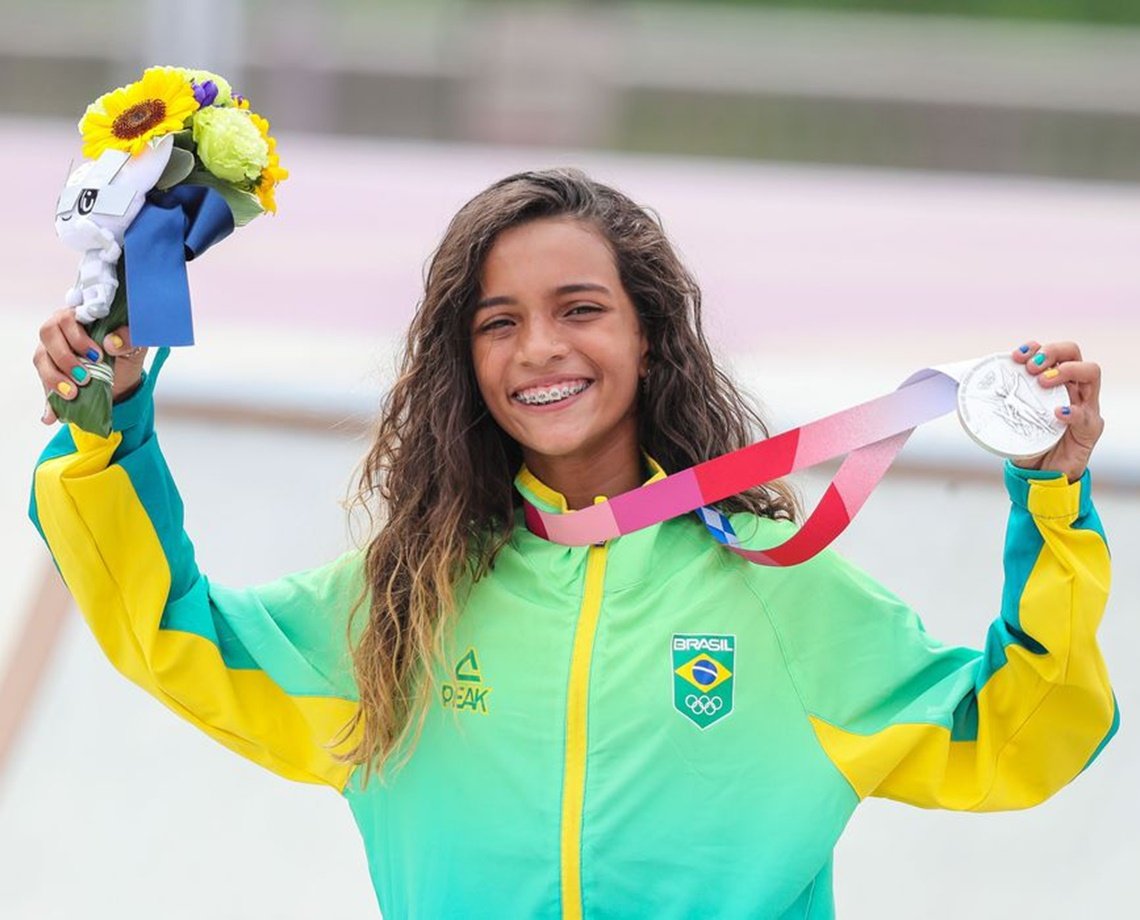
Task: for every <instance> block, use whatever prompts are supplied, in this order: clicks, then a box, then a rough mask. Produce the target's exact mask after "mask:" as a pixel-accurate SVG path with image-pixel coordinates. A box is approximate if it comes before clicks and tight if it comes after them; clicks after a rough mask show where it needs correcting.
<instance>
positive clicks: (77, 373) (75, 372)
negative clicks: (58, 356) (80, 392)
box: [71, 364, 87, 383]
mask: <svg viewBox="0 0 1140 920" xmlns="http://www.w3.org/2000/svg"><path fill="white" fill-rule="evenodd" d="M71 376H72V377H74V378H75V379H76V380H78V381H79V382H80V383H83V381H84V380H86V379H87V368H85V367H82V366H81V365H79V364H77V365H75V367H73V368H72V369H71Z"/></svg>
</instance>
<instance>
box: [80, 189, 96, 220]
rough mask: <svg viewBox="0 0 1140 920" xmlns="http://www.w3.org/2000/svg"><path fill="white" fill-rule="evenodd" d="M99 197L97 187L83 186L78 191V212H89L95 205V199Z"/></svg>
mask: <svg viewBox="0 0 1140 920" xmlns="http://www.w3.org/2000/svg"><path fill="white" fill-rule="evenodd" d="M98 197H99V189H97V188H85V189H84V190H83V191H82V192H80V193H79V206H78V211H79V213H80V214H90V213H91V209H92V208H93V207H95V201H96V199H98Z"/></svg>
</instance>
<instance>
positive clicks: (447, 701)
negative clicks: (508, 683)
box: [439, 647, 493, 716]
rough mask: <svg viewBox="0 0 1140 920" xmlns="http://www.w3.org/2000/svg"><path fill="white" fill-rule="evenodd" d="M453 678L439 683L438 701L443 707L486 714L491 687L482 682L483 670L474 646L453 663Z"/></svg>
mask: <svg viewBox="0 0 1140 920" xmlns="http://www.w3.org/2000/svg"><path fill="white" fill-rule="evenodd" d="M453 676H454V678H455V680H453V681H449V682H447V683H444V684H440V687H439V703H440V705H441V706H442V707H443V708H444V709H454V710H455V711H456V712H477V713H479V714H480V715H484V716H485V715H487V713H488V712H489V711H490V710H489V709H488V707H487V697H488V696H490V695H491V690H492V689H493V688H491V687H487V686H485V685H484V684H483V672H482V670H481V669H480V667H479V658H478V655H477V654H476V652H475V649H474V647H472V648H469V649H468V650H467V651H466V652H464V653H463V657H462V658H460V659H459V661H457V662H456V663H455V672H454V675H453Z"/></svg>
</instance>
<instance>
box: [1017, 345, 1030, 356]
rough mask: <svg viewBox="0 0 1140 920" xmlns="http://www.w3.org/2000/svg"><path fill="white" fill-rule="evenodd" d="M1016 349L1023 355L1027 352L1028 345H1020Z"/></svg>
mask: <svg viewBox="0 0 1140 920" xmlns="http://www.w3.org/2000/svg"><path fill="white" fill-rule="evenodd" d="M1017 350H1018V351H1020V352H1021V353H1022V354H1023V355H1025V354H1028V353H1029V346H1028V345H1022V346H1020V347H1019V348H1018V349H1017Z"/></svg>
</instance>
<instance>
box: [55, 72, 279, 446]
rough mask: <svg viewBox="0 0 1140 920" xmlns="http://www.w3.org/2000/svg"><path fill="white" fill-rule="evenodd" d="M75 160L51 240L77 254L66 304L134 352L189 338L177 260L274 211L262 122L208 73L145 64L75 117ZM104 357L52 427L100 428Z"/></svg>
mask: <svg viewBox="0 0 1140 920" xmlns="http://www.w3.org/2000/svg"><path fill="white" fill-rule="evenodd" d="M79 133H80V134H81V135H82V137H83V155H84V158H85V159H84V161H83V162H82V163H81V164H80V165H79V166H78V167H76V168H75V169H74V170H73V171H72V172H71V173H70V175H69V176H68V179H67V183H66V185H65V186H64V189H63V192H62V193H61V194H60V197H59V202H58V204H57V206H56V216H55V227H56V233H57V234H58V235H59V238H60V239H61V240H62V241H63V242H64V243H65V244H66V245H68V246H69V247H71V248H73V249H78V250H79V251H80V252H82V254H83V255H82V258H81V260H80V264H79V277H78V280H77V281H76V283H75V285H74V286H73V287H72V288H71V289H70V290H69V291H68V293H67V305H68V306H70V307H73V308H74V309H75V312H76V317H77V318H78V319H79V320H80V321H81V322H82V323H83V324H84V326H85V327H86V329H87V331H88V333H89V334H90V335H91V337H92V338H93V339H95V341H97V342H101V341H102V340H103V337H104V336H105V335H106V334H107V333H108V332H110V331H111V330H113V329H116V328H118V327H119V326H121V325H123V324H124V323H127V322H129V323H130V326H131V341H132V344H134V345H136V346H147V345H155V346H171V345H191V344H193V341H194V335H193V326H192V323H191V315H190V295H189V287H188V285H187V281H186V262H187V261H189V260H191V259H193V258H194V257H196V256H198V255H201V253H202V252H204V251H205V250H206V249H208V248H209V247H210V246H212V245H213V244H214V243H216V242H218V241H219V240H221V239H224V238H225V237H226V236H228V235H229V234H230V233H231V232H232V231H233V229H234V228H235V227H240V226H243V225H245V224H247V223H249V222H250V221H251V220H253V219H254V218H255V217H257V216H258V215H259V214H264V213H265V212H269V213H271V214H275V213H276V212H277V204H276V199H275V194H276V187H277V184H278V183H279V182H281V181H282V180H284V179H286V178H288V175H289V173H288V172H287V171H286V170H285V169H283V168H282V167H281V162H280V158H279V157H278V154H277V143H276V141H275V140H274V139H273V137H272V136H271V135H270V133H269V122H268V121H266V120H265V119H264V118H262V117H261V116H260V115H258V114H256V113H254V112H253V111H251V110H250V107H249V102H248V101H247V100H246V99H245V98H244V97H242V96H240V95H238V94H237V93H235V92H233V90H232V89H231V88H230V84H229V83H228V82H227V81H226V80H225V79H224V78H222V77H220V76H218V75H217V74H214V73H210V72H209V71H204V70H191V69H188V68H184V67H151V68H148V69H147V70H146V71H145V72H144V73H143V75H142V78H141V79H140V80H138V82H136V83H132V84H130V85H129V86H122V87H119V88H118V89H115V90H112V91H111V92H109V93H106V94H104V95H102V96H100V97H99V98H98V99H96V100H95V101H94V102H93V103H91V105H89V106H88V107H87V111H86V112H85V113H84V115H83V118H82V119H81V120H80V122H79ZM114 366H115V361H114V358H112V357H110V356H106V355H104V356H103V357H102V358H101V359H100V360H99V361H97V362H86V363H85V364H84V367H85V369H86V370H87V372H88V373H89V374H90V376H91V381H90V383H88V384H87V385H86V386H84V387H81V388H80V391H79V394H78V395H77V396H76V397H75V398H74V399H72V400H65V399H63V398H62V397H61V396H59V395H58V394H54V393H53V394H51V395H50V396H49V397H48V398H49V401H50V402H51V406H52V408H53V409H54V410H55V413H56V415H57V416H58V417H59V419H60V420H61V421H65V422H72V423H74V424H76V425H78V426H79V427H80V428H83V429H84V430H86V431H90V432H92V433H95V434H99V435H102V436H104V437H105V436H107V435H108V434H109V433H110V429H111V385H112V383H113V381H114Z"/></svg>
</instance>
